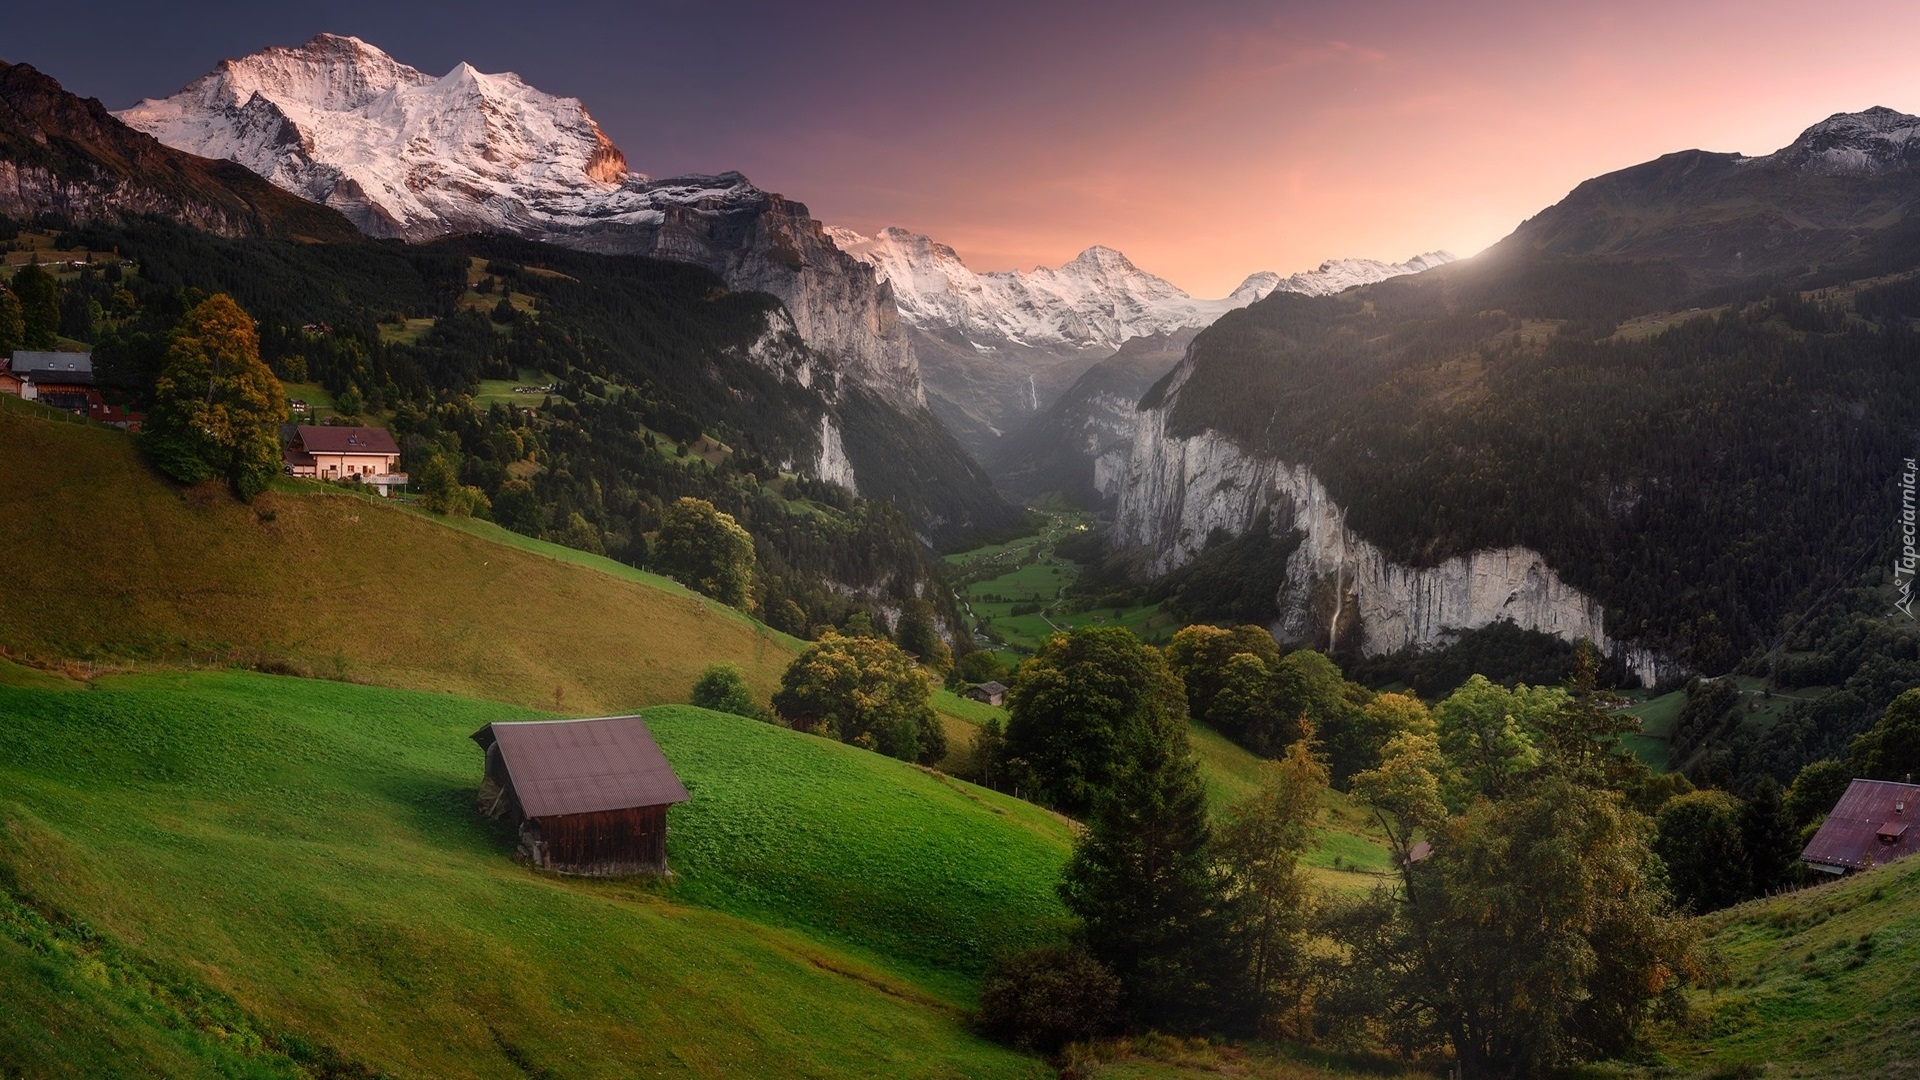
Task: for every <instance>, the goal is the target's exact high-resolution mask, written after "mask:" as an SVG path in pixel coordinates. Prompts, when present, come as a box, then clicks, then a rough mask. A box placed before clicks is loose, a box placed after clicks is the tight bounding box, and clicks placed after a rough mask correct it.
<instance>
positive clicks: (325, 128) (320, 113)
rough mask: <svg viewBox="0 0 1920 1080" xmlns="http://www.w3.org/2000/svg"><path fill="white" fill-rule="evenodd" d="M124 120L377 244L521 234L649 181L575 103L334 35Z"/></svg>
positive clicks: (210, 78)
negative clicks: (233, 165)
mask: <svg viewBox="0 0 1920 1080" xmlns="http://www.w3.org/2000/svg"><path fill="white" fill-rule="evenodd" d="M119 116H120V118H121V119H122V120H124V121H126V122H127V123H128V124H130V125H132V126H133V127H135V128H138V129H140V130H142V131H145V132H147V133H148V134H150V135H153V136H154V137H156V138H158V139H159V140H160V141H161V142H163V143H166V144H167V145H169V146H172V147H175V148H176V149H181V150H186V151H188V152H190V153H195V154H199V155H201V156H203V157H212V158H230V159H232V160H235V161H238V162H240V163H241V164H243V165H245V166H247V167H248V168H250V169H252V170H253V171H254V172H257V173H259V174H260V175H262V176H265V177H267V178H268V179H269V180H272V181H273V182H274V183H276V184H278V185H279V186H281V187H283V188H287V189H288V190H290V191H293V192H294V193H295V194H298V195H303V196H305V197H307V198H309V199H312V200H314V201H316V202H323V203H327V204H328V205H331V206H335V207H336V208H338V209H340V210H342V211H344V212H346V213H347V214H348V216H349V217H352V218H354V220H355V222H356V223H357V224H359V225H360V226H361V227H362V228H365V229H367V231H369V232H372V233H375V234H377V235H389V236H405V237H408V238H411V239H420V238H425V237H430V236H435V235H440V234H443V233H448V232H458V231H473V230H487V229H491V230H501V231H514V226H515V225H516V224H522V223H523V222H520V221H516V220H514V219H515V218H516V216H518V217H520V218H531V219H538V218H540V217H541V216H542V215H553V214H563V215H564V214H568V213H572V212H577V210H578V207H579V204H581V203H582V202H583V201H587V200H591V199H593V198H594V197H595V196H597V195H604V194H605V193H607V192H609V191H611V190H613V189H616V188H618V187H620V186H621V185H623V184H626V183H628V182H629V181H644V180H645V177H640V176H634V175H633V174H630V173H629V172H628V171H627V161H626V156H625V155H624V154H622V153H621V152H620V149H619V148H618V147H616V146H614V144H613V142H612V140H610V139H608V138H607V137H606V135H605V133H603V132H602V131H601V130H600V127H599V125H598V124H596V123H594V121H593V118H592V117H591V116H589V115H588V114H587V111H586V108H585V107H584V106H582V105H581V104H580V102H579V101H578V100H576V99H574V98H567V97H558V96H555V95H552V94H547V93H545V92H543V91H540V90H536V89H534V88H533V87H530V86H528V85H527V84H526V83H525V82H523V81H522V80H521V79H520V77H519V76H518V75H514V74H512V73H504V74H497V75H495V74H487V73H484V72H481V71H478V70H476V69H475V68H474V67H473V66H472V65H471V64H467V63H461V64H459V65H456V66H455V67H454V69H453V70H452V71H449V72H448V73H447V74H445V75H443V76H437V77H436V76H433V75H429V74H427V73H425V72H423V71H420V70H419V69H417V68H413V67H409V66H408V65H406V64H402V63H400V62H399V61H397V60H395V59H394V58H393V57H391V56H388V55H387V54H386V53H384V52H382V51H381V50H379V49H377V48H375V47H374V46H372V45H369V44H367V43H366V42H364V41H362V40H360V39H359V38H355V37H346V36H342V35H338V34H321V35H319V36H318V37H315V38H313V39H312V40H311V41H308V42H307V43H305V44H304V45H298V46H293V47H275V48H270V49H266V50H263V51H261V52H258V53H255V54H253V55H251V56H246V57H242V58H240V59H237V60H225V61H222V62H221V64H220V65H219V66H218V67H217V68H215V69H214V70H213V71H211V72H209V73H208V74H206V75H204V76H202V77H200V78H199V79H196V80H194V81H193V82H192V83H190V84H188V85H187V86H186V87H185V88H184V89H182V90H181V91H180V92H179V93H177V94H174V95H173V96H172V97H168V98H161V99H148V100H146V101H142V102H141V103H139V104H138V105H135V106H134V107H133V108H131V109H127V110H125V111H124V112H122V113H120V114H119Z"/></svg>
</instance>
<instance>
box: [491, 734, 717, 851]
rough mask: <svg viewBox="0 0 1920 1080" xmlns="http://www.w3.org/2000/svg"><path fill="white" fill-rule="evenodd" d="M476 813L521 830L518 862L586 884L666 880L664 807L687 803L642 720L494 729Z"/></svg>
mask: <svg viewBox="0 0 1920 1080" xmlns="http://www.w3.org/2000/svg"><path fill="white" fill-rule="evenodd" d="M473 741H474V742H476V743H479V744H480V749H481V750H483V751H485V752H486V755H487V762H486V773H485V776H484V778H483V779H482V780H481V782H480V808H481V810H482V811H483V812H484V813H486V814H487V815H488V816H489V817H499V816H500V815H502V814H504V815H506V816H507V817H508V819H509V820H511V821H512V822H513V823H514V825H515V826H516V827H517V829H518V832H519V849H518V851H517V853H516V854H517V855H518V856H519V857H521V858H524V859H526V860H527V861H528V862H530V863H532V864H533V865H535V866H537V867H540V868H541V869H544V870H552V871H555V872H557V873H561V874H579V875H583V876H588V877H616V876H619V875H623V874H665V873H667V872H668V871H667V807H669V806H672V805H673V804H674V803H683V802H686V801H687V789H686V787H685V786H684V785H682V784H681V783H680V778H679V777H678V776H675V775H674V773H673V767H672V766H671V765H668V764H667V759H666V756H665V755H664V754H662V753H661V752H660V747H659V746H658V745H656V744H655V743H654V741H653V735H652V733H650V732H649V731H647V725H646V724H645V723H644V722H642V721H641V719H640V718H639V717H638V716H607V717H601V718H599V719H594V720H542V721H531V722H526V723H493V724H488V725H487V726H486V727H483V728H481V729H480V730H479V731H476V732H474V733H473Z"/></svg>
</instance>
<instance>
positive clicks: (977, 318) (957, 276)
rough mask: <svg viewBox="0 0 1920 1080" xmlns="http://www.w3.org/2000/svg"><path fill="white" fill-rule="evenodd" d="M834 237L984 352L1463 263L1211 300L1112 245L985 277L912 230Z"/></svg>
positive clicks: (1139, 330) (1265, 277) (1334, 269)
mask: <svg viewBox="0 0 1920 1080" xmlns="http://www.w3.org/2000/svg"><path fill="white" fill-rule="evenodd" d="M827 235H828V236H829V237H830V238H831V239H832V240H833V242H834V244H835V245H836V246H838V247H839V248H840V250H842V251H844V252H846V253H847V254H849V255H851V256H853V257H854V258H856V259H859V260H861V261H862V262H865V263H867V264H869V265H871V266H872V267H873V268H874V270H875V272H876V273H877V274H878V275H879V277H880V278H881V279H882V280H884V281H886V282H888V283H890V284H891V285H892V286H893V296H894V301H895V303H897V304H898V305H899V307H900V315H901V317H902V318H903V319H905V320H906V321H907V323H908V324H909V325H911V326H913V327H914V328H916V329H918V330H921V331H923V332H927V333H939V332H942V331H957V332H958V333H959V334H961V335H962V336H964V337H965V338H966V340H967V341H968V342H969V343H970V344H971V345H972V346H973V348H975V349H977V350H979V351H981V352H983V353H991V352H997V351H1002V350H1005V349H1008V348H1016V349H1034V348H1039V349H1057V350H1081V349H1096V348H1097V349H1109V350H1111V349H1116V348H1118V347H1119V346H1120V345H1121V343H1123V342H1125V341H1127V340H1128V339H1130V338H1135V337H1145V336H1149V335H1153V334H1165V333H1172V332H1175V331H1178V330H1183V329H1190V328H1195V327H1202V326H1206V325H1207V324H1209V323H1211V322H1213V321H1214V320H1215V319H1218V318H1219V317H1220V316H1222V315H1224V314H1226V313H1227V312H1228V311H1231V310H1233V309H1234V308H1238V307H1245V306H1246V305H1248V304H1251V303H1253V302H1254V301H1256V300H1259V299H1261V298H1263V297H1265V296H1266V295H1267V294H1268V293H1271V292H1273V291H1275V290H1280V291H1284V292H1298V293H1306V294H1309V295H1313V296H1321V295H1326V294H1330V293H1336V292H1340V291H1342V290H1344V289H1348V288H1351V287H1353V286H1355V285H1363V284H1367V283H1369V282H1374V281H1383V280H1385V279H1387V278H1390V277H1397V276H1399V275H1401V274H1411V273H1418V272H1420V271H1422V270H1426V269H1430V268H1432V267H1435V266H1440V265H1443V264H1445V263H1449V262H1452V261H1453V256H1452V255H1450V254H1448V253H1446V252H1444V251H1435V252H1428V253H1426V254H1424V255H1418V256H1415V257H1414V258H1412V259H1409V260H1408V261H1406V262H1404V263H1385V262H1380V261H1378V260H1375V259H1330V260H1328V261H1327V262H1324V263H1322V264H1320V267H1319V268H1318V269H1316V270H1311V271H1306V272H1304V273H1298V274H1292V275H1289V276H1286V277H1282V276H1281V275H1279V274H1276V273H1274V272H1272V271H1262V272H1260V273H1256V274H1252V275H1250V276H1248V277H1247V279H1246V280H1245V281H1243V282H1242V283H1241V284H1240V286H1239V287H1238V288H1236V289H1234V291H1233V292H1232V293H1230V294H1229V295H1227V296H1225V297H1223V298H1221V299H1218V300H1208V299H1201V298H1198V297H1194V296H1191V295H1189V294H1188V293H1187V292H1186V291H1185V290H1183V289H1181V288H1180V287H1178V286H1176V285H1174V284H1173V283H1172V282H1170V281H1167V280H1166V279H1165V278H1162V277H1159V276H1157V275H1155V274H1152V273H1149V272H1147V271H1145V270H1142V269H1140V268H1139V267H1137V266H1135V265H1134V264H1133V263H1132V262H1131V261H1130V260H1129V259H1128V258H1127V257H1126V256H1125V255H1124V254H1122V253H1120V252H1118V251H1115V250H1114V249H1113V248H1109V247H1100V246H1095V247H1090V248H1088V249H1086V250H1085V251H1083V252H1081V253H1080V254H1079V255H1078V256H1076V257H1075V258H1074V259H1073V260H1072V261H1070V262H1067V263H1066V264H1064V265H1062V266H1059V267H1046V266H1036V267H1034V268H1033V269H1032V270H1030V271H1026V272H1021V271H1018V270H1003V271H990V272H987V273H976V272H974V271H973V270H971V269H969V268H968V267H967V265H966V264H965V262H963V261H962V260H961V258H960V256H959V254H958V253H957V252H955V251H954V249H953V248H951V247H949V246H947V245H946V244H942V243H939V242H937V241H935V240H933V239H932V238H930V237H927V236H923V235H921V234H919V233H915V232H910V231H908V230H906V229H901V228H897V227H889V228H885V229H882V230H880V232H879V233H878V234H877V235H875V236H863V235H861V234H859V233H857V232H854V231H853V230H851V229H845V228H841V227H839V226H833V225H829V226H827Z"/></svg>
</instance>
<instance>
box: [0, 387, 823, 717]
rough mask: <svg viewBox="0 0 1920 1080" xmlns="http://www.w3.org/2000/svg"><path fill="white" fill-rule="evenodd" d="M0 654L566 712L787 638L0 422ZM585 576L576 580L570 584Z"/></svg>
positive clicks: (653, 586)
mask: <svg viewBox="0 0 1920 1080" xmlns="http://www.w3.org/2000/svg"><path fill="white" fill-rule="evenodd" d="M0 476H5V477H6V482H5V483H4V484H0V549H3V550H5V551H7V552H8V566H9V570H8V573H9V578H10V581H9V583H8V586H7V587H6V588H4V589H0V647H4V648H6V649H8V650H11V651H13V652H14V653H15V654H16V655H21V656H25V657H29V658H38V659H42V660H79V661H90V662H95V663H98V664H103V665H107V666H113V665H117V664H139V663H160V664H172V665H196V664H197V665H206V666H227V665H230V664H234V663H239V664H243V665H246V666H254V667H265V668H269V669H278V670H286V671H292V672H296V673H302V674H315V675H322V676H326V677H329V678H343V679H351V680H354V681H362V682H371V683H379V684H383V685H388V686H406V687H412V688H417V689H427V690H444V691H449V692H453V693H461V694H468V695H472V696H476V697H486V698H490V699H494V700H499V701H509V702H516V703H519V704H524V705H530V706H532V705H539V706H544V707H547V708H554V707H556V700H555V695H556V691H557V692H558V695H559V700H558V703H557V705H558V708H560V709H562V710H564V711H593V712H610V711H617V710H624V709H631V708H637V707H640V706H644V705H654V704H661V703H664V702H669V701H675V700H685V694H686V693H687V690H688V688H689V687H691V686H692V684H693V680H694V678H695V677H696V676H697V675H698V674H699V672H700V669H701V668H702V667H703V666H705V665H706V664H708V663H710V662H712V661H714V660H716V659H726V660H731V661H733V662H734V663H736V664H738V665H740V667H741V668H742V669H743V670H744V672H745V673H746V675H747V678H748V680H749V681H750V682H751V683H752V684H753V687H754V689H755V691H756V692H757V693H758V694H760V695H761V696H762V697H763V698H764V697H765V696H766V695H768V694H770V693H772V691H773V689H774V688H775V687H776V686H777V685H778V682H779V678H780V672H781V671H782V670H784V669H785V667H786V665H787V663H788V662H789V661H790V660H791V659H792V654H793V651H794V643H793V641H792V639H790V638H785V637H784V636H782V635H776V634H774V633H773V632H772V631H771V630H768V629H766V628H765V627H763V626H760V625H759V624H757V623H754V622H753V621H752V620H749V619H747V618H746V617H745V616H742V615H740V614H739V613H738V612H734V611H731V610H729V609H727V608H724V607H722V606H720V605H717V604H714V603H712V602H710V601H707V600H704V599H702V598H700V597H696V596H694V595H693V594H692V593H690V592H688V591H687V590H685V589H682V588H680V587H679V586H678V585H673V584H672V583H670V582H667V581H666V579H664V578H657V577H654V576H653V575H642V574H641V573H640V572H639V571H632V570H630V568H621V569H622V570H627V571H629V572H627V573H622V572H620V571H618V570H614V569H613V567H616V566H618V564H613V563H610V562H609V561H608V560H604V559H600V560H596V559H595V558H594V557H593V556H589V555H586V554H585V553H581V552H572V551H569V550H568V549H566V548H560V547H557V546H555V545H551V544H544V543H542V542H541V541H537V540H531V539H529V538H526V537H518V536H514V535H513V534H510V533H507V532H506V531H505V530H502V529H498V528H495V527H493V526H489V525H485V524H483V523H477V522H465V523H461V524H462V525H463V526H464V529H465V531H463V530H462V529H460V528H450V527H448V526H447V525H446V524H444V523H442V522H439V521H435V520H429V519H428V518H426V517H424V516H422V515H419V514H412V513H407V512H405V511H402V510H399V509H398V508H395V507H392V506H386V505H381V504H380V503H379V502H378V501H377V500H375V499H373V498H371V497H363V496H355V495H350V494H333V493H327V492H323V491H315V490H312V487H313V486H312V485H301V487H302V488H303V489H305V490H301V491H278V490H277V491H270V492H268V493H266V494H265V495H262V496H261V497H260V499H259V500H258V501H256V502H255V503H254V505H252V506H242V505H240V504H239V503H237V502H235V501H234V500H233V499H232V498H231V497H229V496H227V495H226V494H225V493H224V492H222V491H219V490H217V489H216V490H201V491H188V492H181V491H179V490H177V489H175V488H173V487H171V486H169V485H167V484H163V483H161V482H160V481H159V480H158V479H157V478H155V477H154V475H153V474H152V473H151V471H150V470H149V469H148V468H147V466H146V465H145V464H144V463H143V462H141V461H140V460H139V459H138V457H137V456H136V454H135V452H134V448H133V444H132V442H131V440H129V439H128V438H127V437H126V436H125V435H123V434H121V433H119V432H115V431H107V430H101V429H98V428H91V427H85V426H79V425H68V424H52V423H44V422H40V421H37V420H35V419H33V418H31V417H26V416H20V415H16V414H12V413H8V412H0ZM583 565H584V566H587V567H589V568H590V569H595V570H599V571H603V572H600V573H582V572H581V571H580V567H581V566H583Z"/></svg>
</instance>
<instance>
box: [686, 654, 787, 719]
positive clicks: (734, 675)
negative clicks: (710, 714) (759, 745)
mask: <svg viewBox="0 0 1920 1080" xmlns="http://www.w3.org/2000/svg"><path fill="white" fill-rule="evenodd" d="M692 701H693V704H695V705H698V706H700V707H701V708H703V709H712V710H713V711H714V712H723V713H732V714H733V715H735V716H744V717H747V718H748V719H751V720H770V719H772V718H771V717H770V716H768V715H767V710H765V709H763V708H761V707H760V703H759V702H757V701H755V700H754V699H753V691H752V690H751V689H749V688H748V687H747V679H746V676H744V675H742V674H740V669H739V668H738V667H736V666H734V665H732V664H708V665H707V666H706V669H705V670H703V671H701V672H700V677H699V678H698V679H695V680H694V682H693V698H692Z"/></svg>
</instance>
